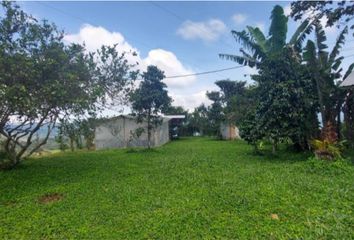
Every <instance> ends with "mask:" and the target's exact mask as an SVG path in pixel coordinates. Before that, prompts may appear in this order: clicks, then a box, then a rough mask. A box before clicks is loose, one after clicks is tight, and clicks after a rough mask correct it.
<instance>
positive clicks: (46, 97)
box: [0, 1, 135, 168]
mask: <svg viewBox="0 0 354 240" xmlns="http://www.w3.org/2000/svg"><path fill="white" fill-rule="evenodd" d="M2 7H3V10H4V15H3V16H2V17H1V18H0V101H1V103H2V104H1V106H0V134H1V136H2V137H3V138H4V139H5V140H4V149H5V151H6V153H7V156H8V159H7V161H6V162H3V163H2V167H3V168H13V167H15V166H17V165H18V164H19V163H20V162H21V160H23V159H24V158H26V157H28V156H30V155H31V154H32V153H34V152H35V151H37V150H38V149H39V148H41V147H42V146H43V145H44V144H45V143H46V141H47V139H48V138H49V135H50V133H51V131H52V129H53V128H54V127H55V125H56V123H57V120H58V119H59V118H66V117H67V116H71V115H83V114H86V113H90V112H94V111H96V110H98V104H97V103H98V102H101V103H103V104H105V102H106V99H107V97H106V96H107V95H109V93H117V92H120V91H121V90H122V89H124V88H125V86H127V85H128V83H130V82H131V80H132V78H131V77H133V76H134V75H135V74H134V71H130V68H131V65H129V64H128V62H127V61H126V59H125V57H124V54H118V53H117V51H116V50H115V47H102V49H101V50H99V51H98V52H97V53H91V54H86V53H85V48H84V47H83V46H81V45H77V44H71V45H65V44H64V42H63V35H64V33H63V32H62V31H59V30H58V29H57V27H56V26H55V25H54V24H50V23H48V21H46V20H43V21H38V20H36V19H34V18H33V17H31V16H29V15H27V14H26V13H24V12H23V11H22V10H21V9H20V8H19V7H18V6H17V5H15V4H13V3H12V2H8V1H4V2H2ZM43 128H45V129H46V130H47V133H46V135H45V137H44V139H42V140H39V141H36V140H35V136H36V135H37V134H36V133H37V132H38V131H39V130H42V129H43Z"/></svg>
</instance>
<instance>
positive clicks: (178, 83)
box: [143, 49, 196, 88]
mask: <svg viewBox="0 0 354 240" xmlns="http://www.w3.org/2000/svg"><path fill="white" fill-rule="evenodd" d="M143 62H144V64H145V65H146V66H147V65H156V66H158V67H159V68H160V69H161V70H163V71H164V72H165V75H166V76H175V75H186V74H193V73H194V72H193V71H192V70H190V69H187V68H186V67H184V66H183V64H182V63H181V62H180V61H179V60H178V59H177V57H176V55H175V54H174V53H172V52H169V51H166V50H163V49H153V50H151V51H150V52H149V54H148V56H147V57H146V58H145V59H144V60H143ZM195 81H196V77H195V76H191V77H182V78H167V79H165V80H164V82H165V83H166V84H167V86H168V87H170V88H182V87H187V86H190V84H192V83H193V82H195Z"/></svg>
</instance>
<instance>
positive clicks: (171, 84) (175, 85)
mask: <svg viewBox="0 0 354 240" xmlns="http://www.w3.org/2000/svg"><path fill="white" fill-rule="evenodd" d="M64 40H65V41H66V42H67V43H81V44H82V43H85V45H86V49H87V51H95V50H97V49H99V48H100V47H101V46H102V45H110V46H112V45H114V44H118V45H117V50H118V51H119V52H129V51H130V50H131V51H135V52H137V53H138V55H137V56H136V57H133V56H131V55H126V56H127V58H128V61H131V62H132V63H135V62H137V61H138V62H139V65H138V68H139V69H140V70H141V71H145V70H146V67H147V66H148V65H156V66H157V67H158V68H160V69H161V70H163V71H164V72H165V75H166V76H174V75H186V74H193V73H194V71H193V70H192V69H190V68H188V67H186V66H184V65H183V64H182V62H181V61H180V60H179V59H178V58H177V56H176V55H175V54H174V53H173V52H170V51H167V50H164V49H152V50H150V51H149V53H148V55H147V56H146V57H145V58H142V57H141V56H140V55H139V51H138V49H136V48H134V47H133V46H132V45H131V44H130V43H128V42H127V41H126V40H125V38H124V36H123V35H122V34H121V33H119V32H110V31H108V30H107V29H105V28H103V27H100V26H98V27H96V26H92V25H89V24H85V25H83V26H82V27H81V28H80V30H79V32H78V33H75V34H68V35H65V36H64ZM196 80H197V78H196V77H195V76H191V77H184V78H171V79H165V80H164V82H165V83H166V84H167V86H168V88H169V91H170V94H171V95H173V96H176V98H177V100H176V102H179V103H181V106H184V107H186V106H191V105H193V103H195V102H198V100H197V99H198V98H201V99H204V97H203V96H201V94H200V93H196V94H191V95H186V96H184V95H174V94H173V93H174V91H175V90H182V89H183V88H187V87H188V88H190V86H191V84H193V83H194V82H195V81H196ZM204 95H205V94H204ZM182 99H189V100H186V101H184V100H182ZM182 103H183V104H182ZM193 106H194V105H193Z"/></svg>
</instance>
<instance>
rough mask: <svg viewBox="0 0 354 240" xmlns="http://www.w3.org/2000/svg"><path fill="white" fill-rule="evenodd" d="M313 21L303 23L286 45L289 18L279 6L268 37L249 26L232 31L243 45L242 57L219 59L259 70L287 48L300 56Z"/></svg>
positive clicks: (232, 56)
mask: <svg viewBox="0 0 354 240" xmlns="http://www.w3.org/2000/svg"><path fill="white" fill-rule="evenodd" d="M313 21H314V20H309V19H307V20H305V21H304V22H302V23H301V25H300V26H299V27H298V28H297V30H296V31H295V33H294V34H293V36H292V37H291V38H290V41H289V42H288V43H286V35H287V30H288V27H287V26H288V17H286V16H285V15H284V10H283V8H282V7H281V6H279V5H277V6H275V7H274V9H273V11H272V13H271V25H270V29H269V34H268V36H267V37H266V35H265V34H264V33H263V32H262V31H261V30H260V29H259V28H258V27H251V26H247V27H246V30H243V31H231V34H232V35H233V37H234V38H235V40H236V41H237V42H238V43H241V45H242V48H240V52H241V55H234V54H219V57H220V58H223V59H226V60H231V61H234V62H237V63H239V64H241V65H244V66H249V67H252V68H253V67H256V68H258V67H259V64H260V63H262V61H263V60H265V59H266V58H268V57H271V56H273V55H276V54H278V53H279V52H280V51H281V50H282V49H283V48H284V47H286V46H288V47H291V48H293V49H294V51H295V52H296V53H297V54H299V53H300V52H301V49H302V44H303V42H304V40H305V38H306V36H307V35H308V34H310V33H311V32H312V30H313V28H314V26H313Z"/></svg>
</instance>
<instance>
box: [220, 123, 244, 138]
mask: <svg viewBox="0 0 354 240" xmlns="http://www.w3.org/2000/svg"><path fill="white" fill-rule="evenodd" d="M220 133H221V136H222V138H223V139H225V140H234V139H240V135H239V130H238V128H237V127H236V126H235V125H232V124H227V123H222V124H220Z"/></svg>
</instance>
